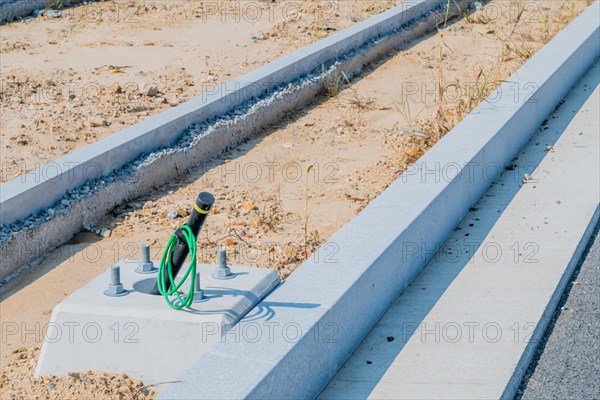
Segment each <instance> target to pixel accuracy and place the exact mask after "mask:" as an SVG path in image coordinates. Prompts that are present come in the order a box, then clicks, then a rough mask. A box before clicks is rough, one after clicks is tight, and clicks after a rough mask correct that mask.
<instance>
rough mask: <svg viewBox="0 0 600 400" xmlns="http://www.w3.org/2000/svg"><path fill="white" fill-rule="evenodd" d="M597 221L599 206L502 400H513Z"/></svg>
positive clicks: (599, 212)
mask: <svg viewBox="0 0 600 400" xmlns="http://www.w3.org/2000/svg"><path fill="white" fill-rule="evenodd" d="M599 221H600V206H598V208H596V211H595V212H594V216H593V217H592V219H591V220H590V223H589V225H588V226H587V229H586V230H585V232H583V234H582V236H581V241H580V242H579V245H578V246H577V249H576V251H575V253H573V257H572V258H571V261H570V262H569V265H568V266H567V268H566V270H565V274H564V275H563V277H562V279H561V280H560V282H559V283H558V285H557V287H556V290H555V291H554V294H553V295H552V298H551V299H550V301H549V302H548V306H547V307H546V309H545V310H544V314H543V315H542V318H541V319H540V322H539V323H538V324H537V326H536V328H535V331H534V332H533V334H532V335H531V340H529V342H528V343H527V348H526V349H525V351H524V352H523V355H522V356H521V359H520V360H519V362H518V364H517V365H516V366H515V372H514V374H513V376H512V377H511V379H510V381H509V382H508V383H507V385H506V389H505V391H504V393H503V394H502V397H501V399H502V400H511V399H514V398H515V394H516V393H517V390H518V389H519V386H520V385H521V381H522V380H523V376H524V375H525V372H527V368H528V367H529V364H530V363H531V360H532V359H533V356H534V354H535V351H536V348H537V346H538V344H539V343H541V340H542V338H543V337H544V333H545V332H546V329H547V328H548V324H549V323H550V321H551V320H552V316H553V315H554V312H555V310H556V307H557V306H558V303H559V302H560V299H561V297H562V295H563V293H564V291H565V288H566V287H567V285H568V284H569V281H570V280H571V276H572V275H573V271H575V268H577V265H578V264H579V261H580V260H581V256H582V255H583V252H584V251H585V248H586V246H587V244H588V242H589V241H590V239H591V237H592V234H593V233H594V229H595V228H596V226H597V225H598V222H599Z"/></svg>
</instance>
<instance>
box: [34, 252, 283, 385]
mask: <svg viewBox="0 0 600 400" xmlns="http://www.w3.org/2000/svg"><path fill="white" fill-rule="evenodd" d="M158 264H159V262H158V261H155V265H158ZM117 265H119V266H120V268H121V282H122V284H123V287H124V289H125V290H126V291H128V293H127V294H126V295H125V296H121V297H109V296H106V295H105V294H104V291H105V290H106V288H107V286H108V282H109V280H110V270H108V271H106V272H105V273H104V274H102V275H100V276H98V277H96V278H95V279H94V280H92V281H91V282H89V283H88V284H87V285H85V286H84V287H82V288H81V289H79V290H77V291H76V292H74V293H73V294H71V295H70V296H68V297H67V298H65V299H64V300H63V301H61V302H60V303H59V304H58V305H57V306H56V307H55V308H54V309H53V311H52V317H51V319H50V322H49V323H48V326H47V330H46V334H45V339H44V344H43V346H42V351H41V353H40V358H39V360H38V363H37V368H36V370H35V376H36V377H39V376H44V375H66V374H68V373H69V372H85V371H89V370H93V371H111V372H114V373H126V374H127V375H128V376H130V377H132V378H135V379H141V380H143V381H144V383H146V384H155V383H161V382H167V381H172V380H174V379H175V378H176V377H177V375H179V374H181V373H182V372H183V371H185V370H186V369H187V368H188V367H190V366H191V365H193V363H194V362H195V360H196V359H198V357H200V356H201V355H202V354H204V353H205V352H206V351H207V350H208V349H210V348H211V346H212V344H213V343H215V342H218V341H219V340H220V339H221V336H222V335H223V334H225V332H227V331H228V330H229V329H231V327H232V326H234V325H235V324H236V323H237V321H239V319H240V318H242V317H243V316H244V315H246V313H247V312H248V311H250V310H251V309H252V307H253V306H254V305H255V304H256V303H258V302H259V301H260V300H261V299H262V298H263V297H264V296H265V295H267V294H268V293H269V292H270V291H271V290H273V288H274V287H276V286H277V285H278V284H279V282H280V278H279V274H278V273H277V271H275V270H270V269H266V268H249V267H243V266H231V271H232V273H234V274H237V275H236V276H235V278H233V279H227V280H217V279H214V278H212V277H211V275H212V274H213V272H214V270H215V267H216V266H215V265H208V264H200V265H198V266H197V268H198V269H197V271H198V272H199V273H200V287H201V289H202V290H204V292H205V296H206V298H207V300H206V301H203V302H197V303H194V304H192V306H191V307H190V308H186V309H184V310H181V311H174V310H172V309H171V308H170V307H169V306H168V305H167V304H166V302H165V299H164V298H163V296H160V295H158V296H155V295H151V294H147V293H145V292H144V290H143V289H142V287H145V288H146V289H150V288H152V287H153V285H154V283H155V282H156V276H157V273H158V272H154V273H152V274H139V273H137V272H136V271H135V269H136V268H137V267H138V260H121V261H120V262H119V263H118V264H117ZM185 272H186V269H185V268H183V269H182V270H181V273H180V274H179V277H178V280H179V279H181V277H182V275H184V274H185ZM184 288H185V292H186V293H187V289H188V288H187V287H184Z"/></svg>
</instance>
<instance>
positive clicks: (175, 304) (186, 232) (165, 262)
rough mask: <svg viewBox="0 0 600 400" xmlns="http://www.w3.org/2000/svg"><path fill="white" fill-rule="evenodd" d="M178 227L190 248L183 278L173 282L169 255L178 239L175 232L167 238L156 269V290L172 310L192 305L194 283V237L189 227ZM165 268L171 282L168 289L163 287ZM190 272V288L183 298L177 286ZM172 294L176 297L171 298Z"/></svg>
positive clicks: (181, 284) (181, 283) (180, 284)
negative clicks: (188, 262) (188, 263)
mask: <svg viewBox="0 0 600 400" xmlns="http://www.w3.org/2000/svg"><path fill="white" fill-rule="evenodd" d="M180 229H181V233H182V235H183V237H184V238H185V241H186V243H187V246H188V248H189V249H190V265H189V266H188V269H187V271H186V273H185V275H184V276H183V278H181V281H179V283H177V284H175V278H174V277H173V269H172V266H171V257H172V255H173V250H175V246H176V245H177V242H178V239H177V236H175V234H173V235H171V238H170V239H169V242H168V243H167V247H166V248H165V252H164V253H163V256H162V259H161V260H160V267H159V270H158V278H157V284H158V291H159V292H160V294H162V295H163V297H164V298H165V301H166V302H167V304H168V305H169V307H171V308H172V309H174V310H181V309H183V308H185V307H189V306H191V305H192V303H193V302H194V288H195V285H196V237H195V236H194V234H193V233H192V230H191V229H190V227H189V226H187V225H182V226H181V228H180ZM165 268H166V269H167V271H168V273H169V274H168V275H169V281H170V283H171V289H170V290H166V289H165V287H166V285H165V280H164V276H165V274H164V271H165ZM190 274H191V275H192V280H191V283H190V290H189V292H188V295H187V296H186V297H185V300H184V299H183V298H182V297H181V295H180V294H179V288H180V287H181V286H183V284H184V283H185V281H186V280H187V278H188V277H189V276H190ZM172 295H175V296H176V298H175V299H171V297H170V296H172ZM175 300H177V301H175Z"/></svg>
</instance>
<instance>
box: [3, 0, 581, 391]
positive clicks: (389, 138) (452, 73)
mask: <svg viewBox="0 0 600 400" xmlns="http://www.w3.org/2000/svg"><path fill="white" fill-rule="evenodd" d="M523 4H527V5H530V4H533V5H534V6H535V7H534V8H531V7H530V8H529V9H527V8H525V7H523V6H522V5H523ZM587 4H588V1H570V2H555V1H545V2H533V3H531V2H529V3H521V2H492V3H490V4H489V5H487V6H485V7H484V8H483V9H482V10H480V11H478V12H476V13H474V14H472V15H470V16H469V17H467V18H464V19H462V20H460V21H458V22H456V23H454V24H449V25H448V26H446V27H444V26H443V24H442V25H441V26H440V31H439V32H437V33H436V34H432V35H430V36H428V37H426V38H423V39H422V40H419V41H416V42H415V43H411V44H409V45H408V46H407V47H406V49H405V50H404V51H402V52H400V53H398V54H397V55H394V56H392V57H390V58H389V59H387V60H385V61H383V62H381V63H380V64H379V65H374V66H372V68H371V69H370V70H368V71H365V73H364V74H363V76H361V77H359V78H358V80H357V81H356V82H354V83H353V84H352V85H348V84H347V83H345V82H344V77H343V76H340V79H339V81H333V82H331V84H330V85H329V96H324V97H323V98H320V99H316V100H315V102H314V104H312V105H310V106H309V107H307V108H305V109H304V110H302V111H299V112H297V113H295V114H293V115H290V116H289V118H288V119H286V120H284V121H281V123H280V124H278V125H277V126H272V127H270V128H269V129H265V131H264V132H263V133H262V134H261V135H259V136H257V137H255V138H253V139H251V140H249V141H248V142H246V143H244V144H242V145H240V146H239V147H237V148H236V149H234V150H232V151H229V152H227V153H225V154H223V155H221V156H219V157H215V158H214V159H213V160H211V161H210V162H207V163H206V164H205V165H201V166H198V167H197V168H193V169H190V170H188V171H187V172H186V173H185V174H184V175H182V176H181V177H180V178H179V179H177V180H175V181H173V182H172V183H171V184H168V185H164V186H161V187H160V188H157V190H156V191H155V192H154V193H152V194H151V195H149V196H146V197H144V198H141V199H138V200H137V201H135V202H131V203H129V204H126V205H124V206H122V207H120V208H118V209H117V210H115V211H114V212H113V213H112V215H110V216H107V217H106V218H105V219H104V220H103V221H102V222H101V223H100V224H98V226H97V227H95V229H97V231H96V230H95V229H93V230H92V231H91V232H85V233H82V234H80V235H78V236H77V237H76V238H75V239H74V240H73V241H72V242H71V243H69V244H67V245H65V246H62V247H61V248H59V249H57V250H56V251H54V252H53V253H52V254H49V255H48V257H47V259H46V260H45V261H44V262H42V264H41V265H40V266H38V267H36V268H35V269H32V270H31V271H30V272H28V273H27V274H24V275H22V276H21V277H19V278H17V279H16V280H14V281H12V282H10V283H9V284H8V285H5V288H3V293H2V299H3V301H2V303H1V310H2V316H3V320H6V321H15V322H17V323H18V324H19V325H20V326H23V327H27V328H29V329H31V328H30V327H34V326H36V323H37V324H40V325H41V326H43V324H45V323H47V322H48V319H49V316H50V313H51V310H52V308H53V307H54V305H55V304H57V303H58V302H59V301H60V300H62V299H63V298H64V297H66V296H67V295H69V294H70V293H72V292H73V291H75V290H77V289H78V288H79V287H81V286H82V285H83V284H84V283H85V282H87V281H89V280H90V279H92V278H93V277H95V276H97V275H98V274H99V273H100V272H102V271H104V270H106V269H107V268H108V267H109V266H110V265H111V264H112V263H113V262H116V261H117V260H119V259H122V258H137V254H136V252H137V246H138V245H139V244H140V243H144V242H149V243H151V244H152V252H153V256H154V258H155V259H156V258H159V256H160V254H161V252H162V249H163V247H164V245H165V244H166V241H167V239H168V238H169V236H170V234H171V233H172V231H173V230H174V229H175V228H176V227H177V226H179V225H181V224H182V223H184V222H185V217H186V215H187V213H188V211H187V206H188V204H189V203H190V202H191V201H193V199H194V198H195V196H196V195H197V193H198V192H199V191H201V190H207V191H211V192H213V193H215V195H216V197H217V202H216V204H215V210H214V211H213V213H212V214H211V215H210V217H209V219H208V220H207V223H206V225H205V229H204V231H203V233H202V235H201V238H200V240H199V247H200V258H201V259H203V260H204V261H213V259H214V254H215V251H216V249H217V247H218V246H221V245H224V244H226V245H227V246H228V249H229V254H230V256H231V258H232V263H241V264H246V265H252V266H258V267H269V268H276V269H277V270H278V271H279V272H280V274H281V275H282V277H286V276H287V275H289V274H290V273H292V272H293V271H294V269H296V268H297V267H298V266H299V265H300V264H301V262H302V261H303V260H304V259H306V257H307V256H309V255H311V254H312V253H313V252H314V251H315V249H317V248H318V246H319V245H320V244H322V243H323V242H324V241H326V240H327V238H329V237H330V236H331V235H332V234H333V233H335V231H337V230H338V229H339V228H340V227H341V226H342V225H343V224H344V223H346V222H347V221H348V220H349V219H351V218H352V217H353V216H354V215H356V213H358V212H359V211H360V210H361V209H362V208H363V207H365V206H366V205H367V204H368V203H369V201H370V200H372V199H373V198H374V197H376V196H377V195H378V194H379V193H381V192H382V191H383V190H384V189H385V188H386V187H387V186H388V185H389V184H390V183H391V182H392V181H393V180H394V179H395V178H396V177H397V176H398V175H399V174H400V173H401V172H402V171H404V169H405V168H406V167H407V166H408V165H410V164H411V163H413V162H414V161H416V160H417V159H418V158H419V157H420V156H421V155H422V154H423V153H424V152H425V151H427V149H428V148H430V147H431V146H432V145H434V144H435V143H436V142H437V140H439V138H441V137H442V136H443V135H444V134H445V133H446V132H447V131H448V130H449V129H451V128H452V127H453V126H454V125H455V124H456V123H457V122H458V121H460V120H461V119H462V118H463V117H464V115H465V114H466V113H468V112H469V111H470V110H471V109H472V108H473V107H474V106H475V105H476V104H477V103H479V102H480V101H481V100H482V99H483V98H484V97H485V96H486V95H487V94H489V93H490V92H491V91H492V90H493V89H494V88H495V87H497V85H499V83H500V81H501V80H504V79H506V78H507V77H508V76H509V75H510V74H511V73H512V72H514V71H515V70H516V69H518V67H519V66H521V65H522V64H523V63H524V62H525V61H526V60H527V59H528V58H529V57H530V56H531V55H532V54H533V53H535V52H536V51H537V50H539V49H540V48H541V47H542V46H543V44H544V43H546V42H547V41H548V40H549V39H551V38H552V37H553V36H554V35H555V34H556V32H558V31H559V30H560V29H562V28H563V27H564V26H565V25H566V24H567V23H568V22H570V21H571V20H572V19H573V18H574V17H575V16H576V15H577V14H578V13H580V12H581V11H582V10H583V9H584V8H585V7H586V5H587ZM439 88H443V90H442V91H440V89H439ZM440 94H443V96H440ZM527 94H528V93H523V95H527ZM95 232H98V233H102V232H103V233H104V236H105V237H101V236H100V235H98V234H96V233H95ZM338 250H339V249H337V248H336V246H335V243H331V245H330V246H328V247H327V248H326V250H325V251H323V252H322V253H321V254H315V255H314V256H315V257H328V259H329V260H331V261H332V262H335V255H336V252H337V251H338ZM33 294H35V296H33ZM25 339H26V340H21V338H20V336H19V335H14V336H11V337H10V338H7V340H6V342H5V343H3V347H4V349H7V350H8V351H6V350H3V354H2V358H1V359H0V361H1V362H2V365H4V366H6V367H5V368H11V366H13V367H14V361H12V362H11V361H10V357H9V356H10V352H11V351H12V349H17V348H20V347H26V348H32V347H36V346H38V347H39V346H40V345H41V343H40V342H39V340H38V341H35V340H34V338H32V337H31V336H28V337H26V338H25ZM2 379H3V382H5V383H3V387H2V390H5V389H4V388H6V387H7V386H8V385H9V383H8V382H10V384H11V385H15V386H16V387H15V388H11V389H10V390H8V389H7V396H9V397H10V396H15V395H16V394H19V393H20V394H23V393H27V391H26V388H25V387H23V385H20V384H19V383H18V382H16V383H15V382H14V381H13V380H10V379H9V380H8V382H6V381H4V380H5V379H6V378H4V376H3V377H2ZM40 384H45V383H39V382H35V383H32V384H31V385H33V386H34V387H37V385H40ZM28 385H29V384H28ZM84 386H85V385H84ZM65 393H66V392H65ZM64 395H65V396H68V395H67V394H64Z"/></svg>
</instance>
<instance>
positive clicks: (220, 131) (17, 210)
mask: <svg viewBox="0 0 600 400" xmlns="http://www.w3.org/2000/svg"><path fill="white" fill-rule="evenodd" d="M463 3H464V4H466V3H467V2H459V4H463ZM440 4H444V5H445V4H446V1H444V0H419V1H416V2H413V3H407V4H403V5H401V6H398V7H395V8H393V9H391V10H389V11H387V12H384V13H382V14H379V15H377V16H375V17H372V18H370V19H368V20H366V21H363V22H360V23H358V24H356V25H354V26H353V27H351V28H349V29H346V30H344V31H341V32H338V33H336V34H334V35H332V36H330V37H328V38H326V39H323V40H322V41H320V42H317V43H314V44H313V45H311V46H308V47H306V48H304V49H300V50H298V51H296V52H294V53H292V54H290V55H287V56H285V57H283V58H281V59H280V60H277V61H275V62H273V63H271V64H268V65H266V66H264V67H262V68H259V69H258V70H256V71H254V72H251V73H249V74H248V75H245V76H243V77H241V78H239V79H236V80H234V81H232V82H229V83H228V84H226V85H225V86H221V87H219V88H218V89H216V90H215V92H213V93H209V94H207V95H205V96H200V97H197V98H195V99H193V100H190V101H189V102H187V103H184V104H182V105H180V106H178V107H175V108H173V109H170V110H168V111H165V112H163V113H161V114H159V115H157V116H155V117H152V118H149V119H148V120H145V121H143V122H141V123H139V124H136V125H134V126H132V127H130V128H127V129H125V130H123V131H121V132H118V133H117V134H114V135H111V136H109V137H107V138H105V139H102V140H100V141H98V142H95V143H93V144H90V145H88V146H86V147H83V148H80V149H78V150H76V151H75V152H73V153H71V154H69V155H67V156H65V157H63V158H61V159H59V160H57V161H56V162H55V163H52V168H50V169H48V168H46V170H44V171H39V170H38V171H35V172H33V173H30V174H27V175H24V176H23V177H20V178H17V179H15V180H13V181H11V182H8V183H6V184H3V185H2V186H1V189H2V190H1V192H0V223H1V224H2V231H1V232H0V233H2V235H0V256H1V261H2V262H1V266H2V269H1V270H0V279H7V277H10V276H11V275H12V274H15V273H18V271H20V268H23V266H24V265H27V264H29V263H31V262H32V261H34V260H36V259H38V258H39V257H42V256H43V255H45V254H47V253H48V252H49V251H50V250H52V249H54V248H56V247H57V246H60V245H61V244H63V243H64V242H66V241H68V240H69V239H70V238H71V237H73V235H74V234H76V233H77V232H79V231H81V229H82V228H83V227H85V226H86V225H93V224H94V223H95V222H96V221H97V220H98V219H99V218H101V217H102V216H103V215H105V214H106V213H107V212H108V211H110V210H112V209H113V208H114V207H115V206H117V205H119V204H121V203H122V202H123V201H126V200H127V199H132V198H136V197H139V196H141V195H143V194H145V193H147V192H148V191H150V190H151V189H152V188H153V187H156V186H158V185H160V184H162V183H164V182H166V181H167V180H169V179H171V178H172V177H174V176H177V175H179V174H180V173H181V171H185V170H186V169H187V168H189V167H191V166H194V165H198V164H200V163H201V162H202V161H203V160H206V159H207V158H208V157H210V156H212V155H214V154H217V153H219V152H221V151H223V150H225V149H227V148H228V147H232V146H234V145H235V144H237V143H239V142H240V141H242V140H244V139H245V138H247V137H249V136H251V135H252V134H254V133H256V132H258V131H259V130H260V129H261V128H262V127H264V126H266V125H268V124H270V123H272V122H274V121H277V120H280V119H281V117H282V116H284V115H285V114H286V113H287V112H289V111H290V110H292V109H295V108H297V107H299V106H301V105H303V104H305V103H306V102H307V101H309V100H310V99H312V98H314V97H315V96H316V95H317V94H318V93H319V92H320V91H321V90H322V89H323V87H324V85H325V83H326V82H327V80H329V79H333V78H335V77H336V76H337V79H340V78H339V76H340V75H341V73H340V71H343V72H344V73H346V75H348V76H352V75H353V74H355V73H357V72H358V71H360V70H361V68H362V67H363V66H364V65H365V64H367V63H369V62H372V61H374V60H376V59H377V58H379V57H381V56H382V55H383V54H385V53H387V52H390V51H392V50H394V49H395V48H397V47H399V46H401V45H402V44H404V43H406V42H407V41H410V40H412V39H415V38H416V37H419V36H422V35H423V34H424V33H426V32H427V31H428V30H430V29H432V28H433V27H435V25H436V23H438V22H439V20H438V18H439V16H437V15H436V14H433V13H430V11H431V10H434V9H435V8H436V7H437V6H439V5H440ZM460 12H461V9H460V8H458V7H453V8H452V10H451V14H455V13H460ZM423 15H426V16H425V17H422V16H423ZM161 146H163V147H162V148H161ZM157 149H158V150H157ZM65 193H66V194H65ZM32 213H33V215H32V216H30V217H27V216H28V215H30V214H32ZM57 217H60V218H57ZM23 218H25V220H24V221H21V220H20V219H23Z"/></svg>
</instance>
